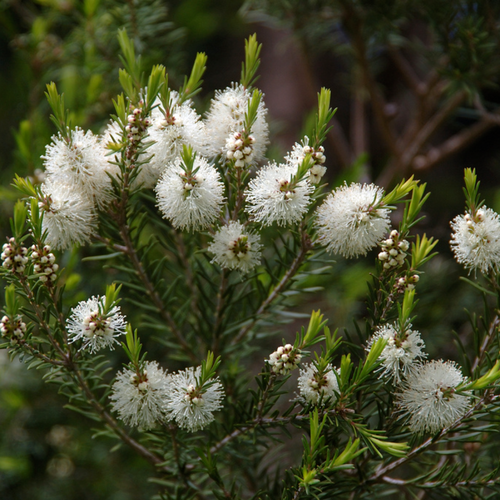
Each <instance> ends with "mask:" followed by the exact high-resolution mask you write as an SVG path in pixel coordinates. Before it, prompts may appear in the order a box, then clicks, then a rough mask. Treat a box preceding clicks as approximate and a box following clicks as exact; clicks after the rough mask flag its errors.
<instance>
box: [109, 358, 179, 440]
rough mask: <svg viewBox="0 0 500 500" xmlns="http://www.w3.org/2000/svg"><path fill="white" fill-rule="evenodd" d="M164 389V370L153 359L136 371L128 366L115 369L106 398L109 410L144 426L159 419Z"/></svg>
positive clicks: (160, 418)
mask: <svg viewBox="0 0 500 500" xmlns="http://www.w3.org/2000/svg"><path fill="white" fill-rule="evenodd" d="M168 392H169V384H168V377H167V375H166V373H165V372H164V371H163V369H162V368H160V367H159V366H158V363H157V362H156V361H148V362H146V363H145V365H144V368H143V369H142V371H141V373H140V374H139V375H138V374H137V373H136V372H135V371H133V370H130V369H129V368H125V369H123V370H122V371H121V372H119V373H118V375H117V377H116V381H115V383H114V384H113V387H112V394H111V396H110V399H111V400H112V401H113V403H112V405H113V410H114V411H116V412H117V413H118V415H119V417H120V419H121V420H123V421H124V422H125V423H126V424H127V425H130V426H133V427H139V428H140V429H143V430H148V429H153V428H154V427H155V426H156V425H157V423H158V422H160V421H162V420H163V418H164V416H163V404H164V401H165V399H166V397H167V394H168Z"/></svg>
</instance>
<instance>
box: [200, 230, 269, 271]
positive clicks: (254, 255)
mask: <svg viewBox="0 0 500 500" xmlns="http://www.w3.org/2000/svg"><path fill="white" fill-rule="evenodd" d="M261 248H262V245H261V244H260V243H259V236H258V235H256V234H252V233H249V232H247V231H246V230H245V227H244V226H243V224H240V223H239V222H234V221H231V222H230V223H229V224H228V225H227V226H222V227H221V228H220V229H219V231H218V232H217V233H215V235H214V240H213V242H212V243H211V244H210V246H209V247H208V251H209V252H210V253H212V254H213V255H214V258H213V259H212V262H216V263H217V264H219V266H221V267H222V268H224V269H230V270H234V269H235V270H238V271H240V272H241V273H243V274H245V273H248V272H249V271H251V270H252V269H254V268H255V267H256V266H257V265H259V263H260V258H261V253H260V249H261Z"/></svg>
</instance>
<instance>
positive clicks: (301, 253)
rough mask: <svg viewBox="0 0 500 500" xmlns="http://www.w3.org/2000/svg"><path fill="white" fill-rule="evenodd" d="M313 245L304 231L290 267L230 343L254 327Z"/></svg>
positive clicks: (239, 338)
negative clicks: (297, 251) (298, 249)
mask: <svg viewBox="0 0 500 500" xmlns="http://www.w3.org/2000/svg"><path fill="white" fill-rule="evenodd" d="M312 247H313V243H312V241H311V239H310V238H309V235H308V234H307V233H305V232H303V233H302V244H301V247H300V251H299V253H298V254H297V256H296V257H295V259H294V260H293V262H292V265H291V266H290V269H288V271H287V272H286V273H285V275H284V276H283V278H281V281H280V282H279V283H278V284H277V285H276V286H275V287H274V289H273V291H272V292H271V293H270V294H269V295H268V296H267V298H266V299H265V300H264V301H263V302H262V304H261V305H260V307H259V308H258V309H257V311H256V312H255V314H254V317H253V319H252V320H251V321H250V322H249V323H248V324H247V325H246V326H244V327H242V328H241V329H240V331H239V332H238V335H236V337H235V338H234V339H233V341H232V342H231V344H232V345H234V344H238V343H239V342H241V340H242V339H243V338H245V336H246V335H247V334H248V332H249V331H250V330H251V329H252V328H253V327H254V325H255V323H256V322H257V321H258V319H259V317H260V315H261V314H263V313H264V311H265V310H266V309H267V308H268V307H269V306H270V305H271V304H272V303H273V302H274V300H276V299H277V298H278V297H279V295H280V294H281V292H282V291H283V290H284V288H285V287H286V286H287V285H288V282H289V281H290V280H291V279H292V278H293V276H294V275H295V274H296V273H297V271H298V270H299V268H300V266H301V265H302V263H303V262H304V260H305V258H306V255H307V252H309V250H311V248H312Z"/></svg>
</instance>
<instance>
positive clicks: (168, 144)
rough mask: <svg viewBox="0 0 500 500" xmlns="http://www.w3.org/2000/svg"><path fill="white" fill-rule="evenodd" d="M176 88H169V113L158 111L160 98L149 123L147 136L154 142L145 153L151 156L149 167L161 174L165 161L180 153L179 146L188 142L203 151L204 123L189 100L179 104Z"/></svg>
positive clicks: (173, 158)
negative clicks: (173, 89)
mask: <svg viewBox="0 0 500 500" xmlns="http://www.w3.org/2000/svg"><path fill="white" fill-rule="evenodd" d="M178 98H179V96H178V94H177V92H174V91H171V92H170V99H171V108H170V110H169V113H168V116H166V115H165V113H163V112H162V111H161V106H160V101H159V99H157V100H156V102H155V104H156V105H157V106H156V107H155V108H154V109H153V111H152V113H151V125H150V127H149V128H148V134H149V138H148V140H151V141H154V144H153V145H152V146H151V147H150V148H148V149H147V150H146V153H145V154H146V156H151V155H153V157H152V158H151V160H150V161H149V164H148V168H149V169H150V170H151V171H152V173H153V174H154V175H156V179H158V178H159V177H160V175H161V174H162V173H163V171H164V170H165V169H166V168H167V166H168V164H169V163H171V162H174V161H175V160H176V159H177V157H179V156H180V155H181V153H182V147H183V146H184V145H185V146H191V147H192V148H193V151H195V152H196V153H198V154H201V155H205V154H206V153H207V151H206V148H205V141H206V136H205V127H204V124H203V122H202V121H201V117H200V116H199V115H198V113H197V112H196V111H195V110H194V109H193V108H192V101H191V100H188V101H185V102H183V103H182V104H180V105H179V104H178V103H177V101H178Z"/></svg>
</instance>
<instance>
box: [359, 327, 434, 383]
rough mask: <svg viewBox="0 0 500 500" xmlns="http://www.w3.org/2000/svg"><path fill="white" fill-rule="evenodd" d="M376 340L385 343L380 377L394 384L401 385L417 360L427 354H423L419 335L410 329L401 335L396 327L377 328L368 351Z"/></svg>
mask: <svg viewBox="0 0 500 500" xmlns="http://www.w3.org/2000/svg"><path fill="white" fill-rule="evenodd" d="M410 326H411V325H410ZM378 339H384V340H386V341H387V344H386V346H385V347H384V350H383V351H382V354H381V355H380V358H381V359H382V366H381V368H380V370H382V373H381V377H387V378H389V379H392V380H393V381H394V383H395V384H399V383H401V381H402V380H403V379H404V378H406V377H408V375H409V373H410V372H411V370H412V369H413V368H415V366H416V364H417V363H418V360H420V359H423V358H426V357H427V354H426V353H425V352H423V348H424V347H425V344H424V341H423V340H422V338H421V337H420V333H419V332H417V331H414V330H410V328H407V329H406V331H405V333H404V334H403V335H401V333H400V332H399V331H398V327H397V326H396V325H382V326H379V327H378V328H377V330H376V331H375V333H374V334H373V336H372V338H371V339H370V340H369V341H368V346H367V350H368V351H369V350H370V349H371V347H372V345H373V344H374V343H375V342H376V341H377V340H378Z"/></svg>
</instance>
